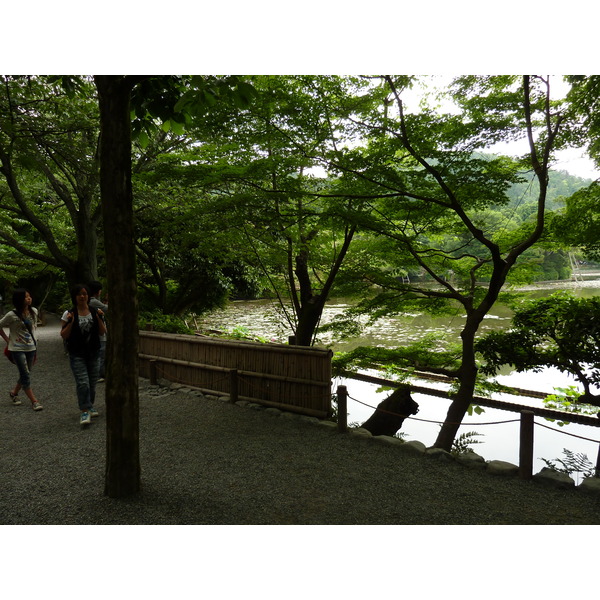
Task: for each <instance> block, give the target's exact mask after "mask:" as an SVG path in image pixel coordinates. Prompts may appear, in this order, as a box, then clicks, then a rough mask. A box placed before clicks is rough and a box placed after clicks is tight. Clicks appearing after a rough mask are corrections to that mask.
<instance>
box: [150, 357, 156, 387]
mask: <svg viewBox="0 0 600 600" xmlns="http://www.w3.org/2000/svg"><path fill="white" fill-rule="evenodd" d="M157 364H158V361H157V360H151V361H150V385H156V384H157V383H158V377H157V374H156V365H157Z"/></svg>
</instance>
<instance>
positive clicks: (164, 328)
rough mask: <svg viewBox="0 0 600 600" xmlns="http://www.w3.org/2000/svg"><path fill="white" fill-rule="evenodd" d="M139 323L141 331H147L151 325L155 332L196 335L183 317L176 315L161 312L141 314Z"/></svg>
mask: <svg viewBox="0 0 600 600" xmlns="http://www.w3.org/2000/svg"><path fill="white" fill-rule="evenodd" d="M138 323H139V327H140V329H147V327H148V325H150V326H151V327H152V330H153V331H160V332H163V333H183V334H193V333H194V331H193V330H192V329H190V328H189V327H188V326H187V325H186V323H185V321H184V320H183V319H182V318H181V317H178V316H176V315H165V314H163V313H161V312H159V311H152V312H148V311H147V312H140V314H139V317H138Z"/></svg>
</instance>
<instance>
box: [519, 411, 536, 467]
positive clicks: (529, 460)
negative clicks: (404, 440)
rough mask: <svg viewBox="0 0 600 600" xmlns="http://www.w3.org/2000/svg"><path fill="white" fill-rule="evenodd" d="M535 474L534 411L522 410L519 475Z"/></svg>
mask: <svg viewBox="0 0 600 600" xmlns="http://www.w3.org/2000/svg"><path fill="white" fill-rule="evenodd" d="M532 476H533V412H532V411H530V410H522V411H521V433H520V445H519V477H520V478H521V479H531V478H532Z"/></svg>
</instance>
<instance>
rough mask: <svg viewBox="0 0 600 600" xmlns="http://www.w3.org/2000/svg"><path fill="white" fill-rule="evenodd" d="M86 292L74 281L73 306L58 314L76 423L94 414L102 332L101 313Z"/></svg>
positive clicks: (83, 287)
mask: <svg viewBox="0 0 600 600" xmlns="http://www.w3.org/2000/svg"><path fill="white" fill-rule="evenodd" d="M89 298H90V292H89V289H88V287H87V286H86V285H84V284H77V285H75V286H74V287H73V288H72V289H71V300H72V301H73V308H71V309H70V310H67V311H65V312H64V314H63V316H62V319H61V320H62V323H63V325H62V329H61V332H60V335H61V337H62V338H63V340H65V341H66V343H67V350H68V352H69V363H70V365H71V371H72V372H73V377H74V378H75V388H76V390H77V403H78V405H79V410H80V416H79V423H80V424H81V425H88V424H89V423H90V421H91V417H97V416H98V411H97V410H96V408H95V407H94V400H95V399H96V383H97V382H98V371H99V367H100V364H99V359H100V336H102V335H105V334H106V325H105V324H104V313H103V312H102V310H100V309H95V308H93V307H90V306H89V304H88V302H89Z"/></svg>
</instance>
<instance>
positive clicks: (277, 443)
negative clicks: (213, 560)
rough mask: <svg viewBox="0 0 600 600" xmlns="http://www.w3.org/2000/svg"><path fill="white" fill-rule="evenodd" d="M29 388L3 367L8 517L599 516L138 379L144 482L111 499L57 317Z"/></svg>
mask: <svg viewBox="0 0 600 600" xmlns="http://www.w3.org/2000/svg"><path fill="white" fill-rule="evenodd" d="M38 337H39V360H38V363H37V365H36V366H35V368H34V370H33V372H32V387H33V389H34V391H35V393H36V395H37V396H38V398H39V400H40V401H41V402H42V404H43V405H44V410H42V411H39V412H34V411H32V410H31V409H30V407H29V406H28V405H26V403H25V398H23V405H22V406H18V407H15V406H12V405H11V403H10V399H9V397H8V391H9V389H10V388H11V385H12V383H13V381H14V379H15V376H16V368H15V367H14V366H13V365H11V364H10V363H9V362H8V361H7V360H6V359H3V360H2V361H0V382H1V384H2V385H1V396H0V398H1V401H0V482H1V483H0V485H1V489H0V523H1V524H40V525H41V524H56V525H61V524H81V525H83V524H132V525H133V524H147V525H153V524H198V525H202V524H213V525H220V524H232V525H236V524H237V525H242V524H346V525H351V524H365V525H368V524H370V525H375V524H379V525H392V524H396V525H401V524H413V525H418V524H438V525H443V524H465V525H470V524H471V525H474V524H600V511H599V510H598V509H599V508H600V499H599V498H598V497H596V496H591V495H587V494H585V493H583V492H581V491H578V490H558V489H554V488H547V487H544V486H542V485H541V484H539V483H537V482H524V481H521V480H518V479H513V478H504V477H499V476H494V475H491V474H489V473H486V472H483V471H477V470H471V469H468V468H467V467H464V466H462V465H458V464H453V463H451V464H449V463H443V462H439V461H437V460H433V459H430V458H426V457H422V456H412V455H408V456H407V455H406V454H405V453H404V452H402V453H401V452H400V451H399V450H398V448H394V447H393V446H387V445H384V444H379V443H376V442H374V441H373V440H372V439H371V440H370V439H361V438H359V437H358V436H352V435H340V434H338V433H337V432H336V431H335V430H331V429H329V428H325V427H322V426H318V425H315V424H314V423H311V422H308V421H307V420H303V419H301V418H298V417H295V416H292V415H287V416H286V415H281V416H278V415H276V414H272V413H271V412H270V411H265V410H255V409H252V408H249V407H241V406H237V405H231V404H228V403H225V402H222V401H219V400H216V399H207V398H203V397H201V396H198V395H196V394H195V393H190V391H189V390H187V391H185V390H181V389H179V390H171V389H168V388H164V387H163V388H157V387H153V386H150V385H149V382H148V381H147V380H143V379H141V380H140V456H141V465H142V490H141V492H140V493H139V494H138V495H136V496H135V497H131V498H127V499H120V500H115V499H110V498H107V497H105V496H104V495H103V485H104V481H103V479H104V463H105V440H106V435H105V419H104V417H103V416H102V413H103V409H104V393H103V391H104V384H99V386H98V392H99V394H98V396H99V397H98V399H97V402H96V405H97V406H98V408H99V410H100V412H101V416H100V417H99V418H98V419H95V420H94V421H93V423H92V425H91V426H89V427H88V428H86V429H82V428H80V426H79V423H78V417H79V412H78V409H77V403H76V400H75V387H74V382H73V378H72V376H71V372H70V370H69V365H68V360H67V358H66V356H65V355H64V352H63V349H62V341H61V340H60V337H59V334H58V325H57V323H56V321H52V322H49V323H48V324H47V325H46V326H44V327H41V328H40V329H39V330H38Z"/></svg>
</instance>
